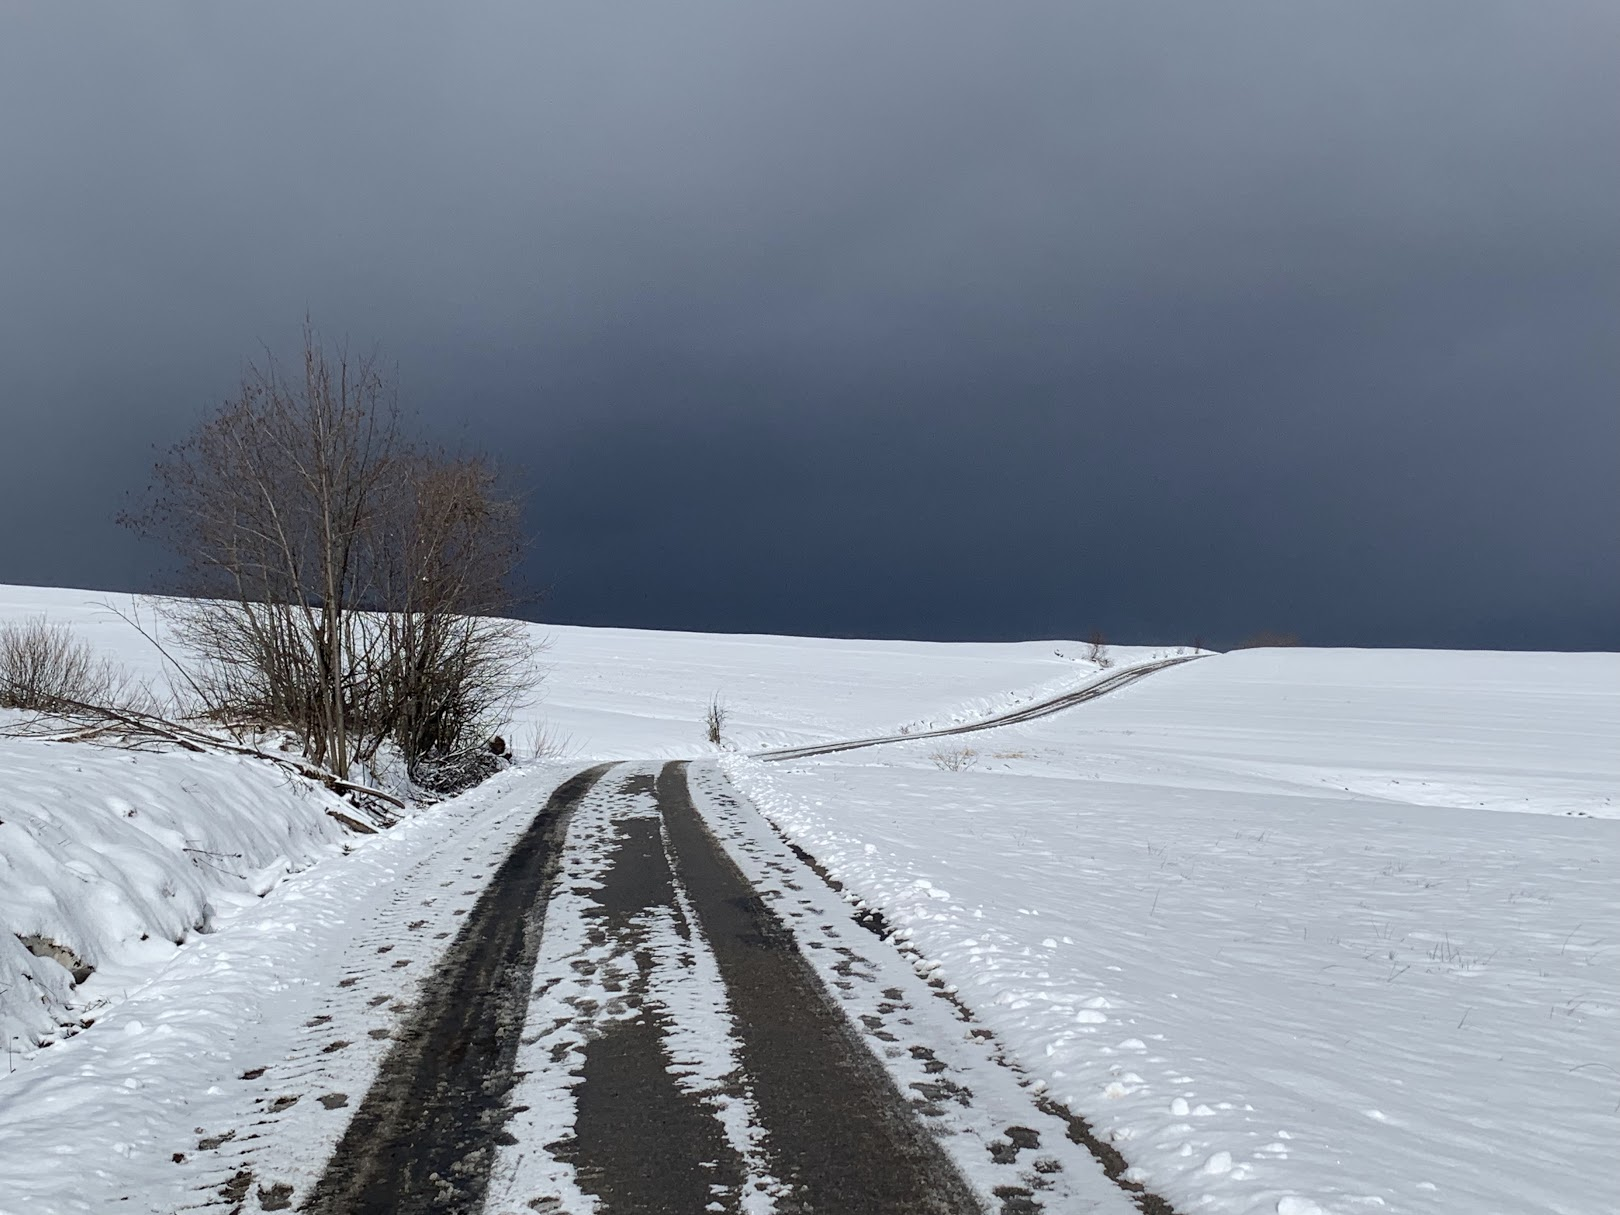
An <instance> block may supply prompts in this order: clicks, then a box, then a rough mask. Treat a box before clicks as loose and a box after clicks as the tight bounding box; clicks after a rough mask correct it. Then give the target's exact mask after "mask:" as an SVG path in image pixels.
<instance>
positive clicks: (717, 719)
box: [703, 696, 726, 747]
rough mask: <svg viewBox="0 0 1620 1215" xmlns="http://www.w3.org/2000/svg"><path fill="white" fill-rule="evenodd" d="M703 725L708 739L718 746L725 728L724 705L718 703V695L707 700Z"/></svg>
mask: <svg viewBox="0 0 1620 1215" xmlns="http://www.w3.org/2000/svg"><path fill="white" fill-rule="evenodd" d="M703 727H704V730H705V732H706V733H707V734H708V738H709V741H710V742H711V743H713V744H714V745H715V746H717V747H718V746H719V745H720V742H721V738H722V736H723V732H724V730H725V728H726V706H725V705H723V704H721V703H720V698H719V697H718V696H716V697H715V698H714V699H713V700H711V701H709V708H708V711H707V712H706V713H704V715H703Z"/></svg>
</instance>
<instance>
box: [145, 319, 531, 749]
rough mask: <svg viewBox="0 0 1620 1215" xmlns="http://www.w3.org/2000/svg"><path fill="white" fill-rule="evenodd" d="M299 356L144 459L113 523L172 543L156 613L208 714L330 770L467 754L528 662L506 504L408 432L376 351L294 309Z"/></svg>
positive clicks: (514, 525) (465, 461)
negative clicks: (163, 608)
mask: <svg viewBox="0 0 1620 1215" xmlns="http://www.w3.org/2000/svg"><path fill="white" fill-rule="evenodd" d="M302 353H303V357H302V365H301V367H300V368H299V371H298V373H297V374H294V375H291V376H289V375H287V374H285V373H284V372H283V371H282V369H281V368H280V367H279V365H278V364H277V363H276V361H275V360H274V358H273V357H268V358H267V359H266V361H265V362H263V363H262V364H260V365H250V366H249V368H248V370H247V373H246V374H245V375H244V377H243V382H242V387H241V390H240V392H239V393H238V394H237V395H236V396H235V397H233V398H232V399H230V400H228V401H226V402H225V404H224V405H223V406H222V407H221V409H220V410H219V411H218V413H216V414H215V415H214V416H213V417H211V418H209V419H208V420H207V421H206V422H204V423H203V424H202V425H201V426H200V427H199V428H198V430H197V431H196V432H195V433H194V434H193V435H192V436H191V437H190V438H189V439H188V440H186V441H185V442H184V443H182V444H180V445H178V446H177V447H175V448H173V449H172V450H171V451H170V452H169V453H168V456H167V458H165V459H164V460H163V461H161V462H160V463H159V464H158V466H157V468H156V476H155V481H154V490H153V493H152V497H151V500H150V502H149V503H148V504H147V506H146V507H145V509H143V510H142V511H140V512H138V513H135V514H129V515H126V516H125V517H124V521H125V522H126V523H128V524H129V525H131V526H133V527H134V528H135V529H136V530H138V531H140V532H142V533H143V534H146V535H148V536H154V537H156V538H158V539H160V540H162V541H164V542H166V543H167V544H169V545H170V546H171V547H172V548H174V549H175V550H176V551H177V552H179V553H180V554H181V555H182V557H183V558H184V561H185V566H184V585H183V586H182V587H181V588H180V589H182V590H183V591H185V592H187V593H188V594H189V595H190V596H191V597H190V598H189V599H186V600H183V601H180V602H179V603H178V604H177V606H176V607H174V608H173V609H171V611H170V612H169V616H170V620H171V624H172V626H173V627H174V628H175V630H176V632H177V634H178V635H179V637H180V639H181V642H182V644H183V645H184V646H185V647H186V648H187V649H188V650H189V651H190V652H191V653H192V655H193V656H194V657H195V658H196V659H197V660H198V667H199V671H198V673H197V674H196V675H195V676H194V686H195V687H196V688H197V690H198V691H199V693H200V694H201V696H202V698H203V700H204V702H205V708H206V709H208V710H209V711H211V712H212V713H214V714H215V715H217V716H222V717H225V718H243V717H245V718H247V719H249V720H256V721H260V722H263V723H266V724H274V725H283V726H287V727H289V728H291V729H293V730H295V731H296V732H297V734H298V735H299V737H300V739H301V741H302V744H303V749H304V753H305V754H306V755H307V756H309V758H310V759H311V760H313V761H314V762H316V763H318V764H323V765H325V766H326V767H327V768H329V769H330V770H331V771H332V772H334V773H336V774H337V775H338V776H339V777H342V778H347V776H348V773H349V769H350V766H351V765H352V764H354V763H357V762H359V763H367V764H369V763H371V762H372V760H373V759H374V757H375V756H376V754H377V751H378V748H379V747H380V746H381V745H382V744H383V743H384V742H386V741H392V742H395V743H397V744H398V745H399V748H400V751H401V754H402V756H403V757H404V759H405V761H406V765H407V769H414V768H415V767H416V765H417V764H418V763H419V762H420V761H422V760H423V759H424V758H426V757H427V756H429V755H442V754H444V753H447V752H449V751H452V750H456V749H458V748H459V749H465V747H466V746H467V744H468V741H469V737H468V736H469V732H470V731H474V730H477V729H480V728H482V727H484V726H486V725H488V724H489V723H490V721H491V719H492V718H495V717H498V716H499V715H500V714H499V710H500V709H501V708H502V707H503V706H506V705H507V704H509V702H510V701H511V699H512V698H513V697H514V696H515V694H516V691H517V689H518V688H519V686H520V685H521V684H522V683H523V682H525V681H526V678H527V676H528V674H529V672H528V669H527V661H528V656H529V647H528V645H527V639H526V637H525V636H524V635H523V633H522V631H521V626H518V625H516V624H515V623H514V622H511V621H507V620H500V619H496V618H495V613H497V612H499V611H501V610H503V609H505V608H507V607H508V606H509V605H510V604H511V602H512V596H511V593H510V590H509V584H510V580H511V577H512V575H513V573H514V570H515V568H516V566H517V562H518V560H519V558H520V557H521V555H522V546H521V537H520V534H519V531H518V512H517V507H516V505H515V504H514V503H513V502H511V501H510V500H508V499H506V498H503V497H502V496H501V495H500V493H499V492H498V489H497V483H496V478H495V474H494V472H493V470H492V468H491V467H490V466H489V464H488V462H487V461H485V460H483V459H481V458H478V457H455V458H452V457H450V456H447V455H445V454H443V453H438V452H428V451H423V450H421V449H419V448H414V447H412V446H410V445H409V444H408V443H407V442H406V440H405V438H404V436H403V433H402V425H401V417H400V411H399V408H398V404H397V392H396V389H395V385H394V382H393V380H392V379H391V378H390V377H389V376H388V375H387V374H385V373H384V371H383V369H382V368H381V367H380V365H379V363H378V361H377V359H376V357H375V356H374V355H368V356H364V357H359V358H356V357H353V356H351V355H350V354H349V352H348V351H347V349H346V348H344V347H341V346H339V347H336V348H332V349H329V348H328V347H327V346H326V345H325V344H324V343H323V342H322V341H321V340H320V339H319V337H318V335H316V333H315V332H314V331H313V329H311V328H310V327H309V325H308V323H307V322H306V324H305V330H304V344H303V352H302Z"/></svg>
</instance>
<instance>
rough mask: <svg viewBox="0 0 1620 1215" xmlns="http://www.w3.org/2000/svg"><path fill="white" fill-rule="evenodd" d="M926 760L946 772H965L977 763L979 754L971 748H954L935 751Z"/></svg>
mask: <svg viewBox="0 0 1620 1215" xmlns="http://www.w3.org/2000/svg"><path fill="white" fill-rule="evenodd" d="M928 758H929V759H931V760H933V761H934V767H936V768H940V769H943V770H944V771H946V772H966V771H967V770H968V769H969V768H971V767H972V766H973V765H974V764H976V763H978V762H979V753H978V752H977V751H975V750H974V749H973V748H972V747H956V748H946V749H941V750H938V751H935V752H934V753H933V754H932V755H930V756H929V757H928Z"/></svg>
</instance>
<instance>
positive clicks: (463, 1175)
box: [302, 764, 610, 1215]
mask: <svg viewBox="0 0 1620 1215" xmlns="http://www.w3.org/2000/svg"><path fill="white" fill-rule="evenodd" d="M609 767H610V765H606V764H604V765H600V766H598V767H595V768H591V769H588V770H587V771H584V772H581V773H579V774H577V775H576V776H573V777H571V778H570V779H569V780H567V781H565V782H564V783H563V784H562V785H561V786H559V787H558V788H557V790H556V791H555V792H554V793H553V794H552V795H551V797H550V798H549V799H548V801H547V802H546V805H545V807H544V808H543V809H542V810H541V811H540V813H539V814H538V815H536V817H535V820H534V823H533V824H532V825H531V826H530V827H529V828H528V830H527V831H525V832H524V834H523V835H522V836H521V837H520V838H519V840H518V842H517V844H516V845H515V846H514V847H513V849H512V851H511V853H510V854H509V855H508V856H507V858H506V860H505V861H504V862H502V864H501V866H500V868H499V869H497V870H496V872H495V874H494V876H493V877H492V878H491V879H490V882H489V885H488V886H487V887H485V889H484V892H483V893H482V894H481V895H480V896H479V898H478V901H477V903H476V904H475V905H474V907H473V909H472V911H471V912H470V913H469V914H468V916H467V920H466V924H465V925H464V926H463V928H462V930H461V932H460V933H459V934H458V935H457V937H456V939H455V941H454V942H453V943H452V945H451V946H450V948H449V949H448V950H447V951H446V953H445V957H444V961H443V962H442V963H441V964H440V966H439V968H438V970H436V971H435V972H434V974H433V975H432V976H431V977H430V978H429V979H428V980H427V982H426V983H425V985H424V987H423V993H422V998H421V1000H420V1002H419V1004H418V1005H417V1008H416V1011H415V1012H414V1013H413V1014H412V1016H411V1018H410V1021H409V1023H408V1024H407V1025H406V1026H404V1027H402V1029H401V1030H400V1031H399V1032H398V1043H397V1045H396V1046H395V1047H394V1048H393V1049H392V1050H391V1051H390V1052H389V1054H388V1056H387V1057H386V1058H385V1059H384V1060H383V1064H382V1068H381V1070H380V1071H379V1073H378V1076H377V1079H376V1081H375V1082H374V1083H373V1084H372V1086H371V1090H370V1091H369V1092H368V1093H367V1094H366V1097H365V1100H364V1101H363V1102H361V1105H360V1108H359V1109H358V1110H357V1111H356V1113H355V1115H354V1118H353V1120H352V1121H351V1122H350V1123H349V1127H348V1129H347V1130H346V1131H345V1132H344V1135H343V1138H342V1140H341V1141H340V1142H339V1143H338V1146H337V1148H336V1150H335V1151H334V1152H333V1155H332V1158H331V1160H330V1161H328V1163H327V1166H326V1170H325V1172H324V1173H323V1174H322V1176H321V1179H320V1181H319V1182H318V1183H317V1184H316V1186H315V1189H314V1190H313V1192H312V1193H311V1195H310V1198H309V1200H308V1201H307V1202H306V1203H305V1204H304V1206H303V1208H302V1209H303V1210H306V1211H311V1212H317V1213H320V1215H384V1213H386V1212H399V1213H401V1215H414V1213H416V1212H428V1211H432V1212H456V1213H461V1212H465V1213H467V1215H472V1213H474V1212H477V1211H478V1210H480V1209H481V1207H482V1206H483V1201H484V1193H485V1190H486V1187H487V1185H488V1181H489V1168H490V1165H491V1163H492V1161H493V1157H494V1154H495V1146H496V1144H497V1143H498V1142H499V1138H500V1136H501V1135H502V1133H503V1132H502V1129H501V1128H502V1125H503V1123H504V1121H505V1111H504V1098H505V1095H506V1092H507V1090H508V1089H509V1088H510V1087H511V1083H512V1068H513V1062H514V1059H515V1057H516V1052H517V1044H518V1036H519V1034H520V1033H521V1031H522V1027H523V1018H524V1015H525V1013H526V1012H527V1009H528V1003H529V985H530V976H531V974H532V972H533V970H534V960H535V952H536V949H537V947H538V944H539V937H540V927H541V922H542V919H543V917H544V913H545V899H544V897H543V895H544V893H545V891H546V889H547V887H548V885H549V883H550V881H551V879H552V877H553V876H554V874H555V873H556V869H557V864H558V861H559V859H560V856H561V853H562V845H563V841H564V838H565V836H566V834H567V830H568V821H569V818H570V816H571V815H572V812H573V808H574V806H575V805H576V804H577V803H578V802H579V799H580V798H582V797H584V796H585V794H586V793H587V792H589V790H590V789H591V787H592V786H593V785H594V784H595V783H596V782H597V780H598V779H600V778H601V776H602V774H603V773H604V772H606V771H607V769H608V768H609Z"/></svg>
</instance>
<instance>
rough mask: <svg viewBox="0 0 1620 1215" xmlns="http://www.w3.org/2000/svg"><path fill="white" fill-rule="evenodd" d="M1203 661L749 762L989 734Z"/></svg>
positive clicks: (1152, 665)
mask: <svg viewBox="0 0 1620 1215" xmlns="http://www.w3.org/2000/svg"><path fill="white" fill-rule="evenodd" d="M1204 657H1206V655H1204V654H1186V655H1183V656H1181V657H1179V658H1162V659H1160V660H1159V661H1158V662H1148V663H1144V664H1143V665H1141V666H1139V667H1128V668H1126V669H1125V670H1123V671H1116V672H1115V673H1114V674H1112V675H1107V676H1104V677H1103V678H1102V679H1098V680H1095V681H1094V682H1092V683H1088V684H1087V685H1086V686H1085V687H1083V688H1076V689H1075V690H1074V691H1072V692H1064V693H1062V694H1061V695H1059V696H1053V697H1049V698H1048V699H1046V700H1042V701H1037V702H1036V703H1035V704H1032V705H1025V706H1023V707H1022V708H1019V709H1013V710H1011V711H1009V712H1006V713H998V714H996V715H995V716H994V717H986V718H984V719H982V720H980V721H970V722H964V723H963V724H962V725H958V726H945V727H944V728H942V729H938V730H921V731H918V732H917V733H914V734H884V735H882V736H880V737H877V738H857V739H852V740H849V741H846V742H831V743H815V744H813V745H811V746H807V747H784V748H781V749H780V750H774V751H755V752H754V753H753V758H754V759H762V760H768V761H775V760H784V759H809V758H810V757H811V756H815V755H832V754H834V753H836V752H839V751H858V750H860V749H861V748H862V747H881V746H883V745H885V744H887V743H900V742H915V741H916V740H917V739H919V738H947V737H949V736H951V735H953V734H972V733H974V732H976V731H978V730H993V729H995V728H996V727H998V726H1016V725H1018V724H1020V723H1021V722H1026V721H1034V720H1035V719H1036V718H1037V717H1046V716H1048V715H1050V714H1052V713H1061V712H1062V711H1063V710H1064V709H1072V708H1073V707H1074V706H1075V705H1082V704H1085V703H1086V701H1088V700H1096V699H1097V698H1098V697H1099V696H1106V695H1108V693H1110V692H1117V691H1119V690H1120V689H1121V688H1123V687H1126V686H1128V685H1130V684H1133V683H1135V682H1136V681H1137V680H1139V679H1143V678H1145V677H1146V676H1148V675H1152V674H1154V673H1155V672H1158V671H1163V670H1166V669H1168V668H1170V667H1176V666H1180V665H1181V664H1182V663H1184V662H1194V661H1196V660H1197V659H1200V658H1204Z"/></svg>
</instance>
